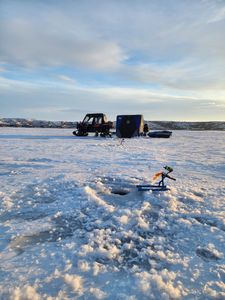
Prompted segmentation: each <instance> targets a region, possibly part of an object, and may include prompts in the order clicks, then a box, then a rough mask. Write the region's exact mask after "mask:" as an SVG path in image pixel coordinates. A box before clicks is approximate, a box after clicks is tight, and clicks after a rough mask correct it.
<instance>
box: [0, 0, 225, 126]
mask: <svg viewBox="0 0 225 300" xmlns="http://www.w3.org/2000/svg"><path fill="white" fill-rule="evenodd" d="M0 41H1V43H0V107H1V111H0V118H1V117H2V118H3V117H24V118H35V119H48V120H79V119H81V118H82V117H83V115H84V114H85V113H86V112H105V113H106V114H107V115H108V116H109V117H110V118H111V119H115V117H116V115H117V114H136V113H141V114H143V115H144V117H145V119H146V120H181V121H212V120H221V121H224V120H225V1H224V0H212V1H211V0H198V1H195V0H140V1H139V0H136V1H134V0H120V1H119V0H114V1H112V0H108V1H104V0H83V1H76V0H73V1H72V0H64V1H63V0H61V1H59V0H55V1H53V0H43V1H42V0H39V1H30V0H15V1H11V0H0Z"/></svg>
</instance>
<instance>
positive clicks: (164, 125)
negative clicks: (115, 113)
mask: <svg viewBox="0 0 225 300" xmlns="http://www.w3.org/2000/svg"><path fill="white" fill-rule="evenodd" d="M145 122H146V123H147V124H148V126H149V129H150V130H193V131H203V130H215V131H225V121H224V122H223V121H209V122H182V121H145ZM114 123H115V122H114ZM76 125H77V122H70V121H44V120H31V119H21V118H2V119H0V127H18V128H19V127H23V128H62V129H66V128H76Z"/></svg>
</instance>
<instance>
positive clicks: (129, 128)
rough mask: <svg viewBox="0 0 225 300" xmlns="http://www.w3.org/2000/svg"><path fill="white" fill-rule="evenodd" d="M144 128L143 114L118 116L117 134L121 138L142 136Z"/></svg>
mask: <svg viewBox="0 0 225 300" xmlns="http://www.w3.org/2000/svg"><path fill="white" fill-rule="evenodd" d="M143 129H144V118H143V115H119V116H117V118H116V135H117V137H119V138H132V137H135V136H140V135H141V134H142V133H143Z"/></svg>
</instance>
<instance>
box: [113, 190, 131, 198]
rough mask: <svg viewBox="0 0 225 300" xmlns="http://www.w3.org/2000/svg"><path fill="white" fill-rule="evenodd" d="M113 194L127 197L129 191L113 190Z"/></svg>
mask: <svg viewBox="0 0 225 300" xmlns="http://www.w3.org/2000/svg"><path fill="white" fill-rule="evenodd" d="M111 193H112V194H115V195H120V196H125V195H127V194H128V193H129V191H128V190H124V189H113V190H111Z"/></svg>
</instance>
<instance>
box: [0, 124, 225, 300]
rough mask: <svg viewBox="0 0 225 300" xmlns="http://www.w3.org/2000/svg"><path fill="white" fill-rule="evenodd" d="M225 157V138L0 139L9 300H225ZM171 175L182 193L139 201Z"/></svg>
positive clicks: (3, 264) (45, 132) (177, 134)
mask: <svg viewBox="0 0 225 300" xmlns="http://www.w3.org/2000/svg"><path fill="white" fill-rule="evenodd" d="M224 154H225V133H224V132H215V131H214V132H213V131H211V132H209V131H204V132H190V131H174V132H173V135H172V137H171V138H170V139H150V138H135V139H128V140H125V142H124V143H122V144H121V142H120V140H119V139H117V138H111V139H110V138H107V139H104V138H100V137H99V138H94V137H87V138H79V137H74V136H72V130H71V129H65V130H64V129H24V128H0V157H1V160H0V299H4V300H5V299H32V300H37V299H46V300H53V299H58V300H59V299H125V300H128V299H129V300H135V299H202V300H203V299H225V257H224V256H225V220H224V218H225V185H224V182H225V155H224ZM165 165H169V166H171V167H173V168H174V172H173V176H174V177H176V178H177V181H176V182H173V181H170V182H168V184H169V186H170V187H171V190H170V191H167V192H161V193H152V192H144V193H142V192H137V191H136V189H135V185H137V184H140V183H143V182H150V180H151V178H152V176H153V175H154V174H155V173H156V172H159V171H161V170H162V168H163V166H165ZM120 193H121V194H124V195H120Z"/></svg>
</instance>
